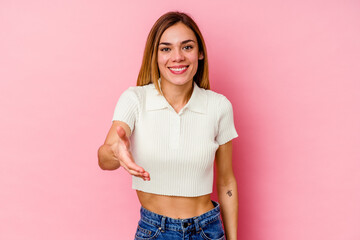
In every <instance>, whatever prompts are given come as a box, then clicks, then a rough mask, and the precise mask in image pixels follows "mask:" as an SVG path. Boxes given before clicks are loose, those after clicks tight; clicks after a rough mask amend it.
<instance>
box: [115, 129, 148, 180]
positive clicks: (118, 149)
mask: <svg viewBox="0 0 360 240" xmlns="http://www.w3.org/2000/svg"><path fill="white" fill-rule="evenodd" d="M116 132H117V134H118V136H119V138H120V141H119V142H118V144H116V145H117V146H115V149H114V152H115V155H116V157H117V159H118V160H119V162H120V165H121V166H122V167H124V169H125V170H126V171H128V173H130V174H131V175H133V176H136V177H140V178H142V179H143V180H144V181H150V174H149V173H148V172H146V171H145V170H144V169H143V168H142V167H140V166H138V165H137V164H136V163H135V161H134V159H133V157H132V154H131V151H130V140H129V138H128V137H127V136H126V132H125V130H124V129H123V128H122V127H121V126H118V127H117V128H116Z"/></svg>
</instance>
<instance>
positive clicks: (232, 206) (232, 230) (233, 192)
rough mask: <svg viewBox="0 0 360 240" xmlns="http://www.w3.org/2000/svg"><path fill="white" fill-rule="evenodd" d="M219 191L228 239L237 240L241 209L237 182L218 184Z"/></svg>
mask: <svg viewBox="0 0 360 240" xmlns="http://www.w3.org/2000/svg"><path fill="white" fill-rule="evenodd" d="M217 190H218V195H219V202H220V208H221V217H222V220H223V222H224V228H225V235H226V239H227V240H236V239H237V226H238V208H239V206H238V192H237V184H236V180H235V179H234V180H233V181H231V182H230V183H228V184H226V185H221V184H217Z"/></svg>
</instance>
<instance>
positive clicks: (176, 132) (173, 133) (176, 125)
mask: <svg viewBox="0 0 360 240" xmlns="http://www.w3.org/2000/svg"><path fill="white" fill-rule="evenodd" d="M180 125H181V116H179V115H178V114H174V115H173V116H172V117H171V129H170V147H171V148H173V149H175V148H178V147H179V144H180Z"/></svg>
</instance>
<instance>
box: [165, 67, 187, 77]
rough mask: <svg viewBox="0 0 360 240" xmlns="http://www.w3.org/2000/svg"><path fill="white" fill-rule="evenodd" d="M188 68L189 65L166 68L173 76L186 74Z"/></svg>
mask: <svg viewBox="0 0 360 240" xmlns="http://www.w3.org/2000/svg"><path fill="white" fill-rule="evenodd" d="M188 68H189V65H177V66H171V67H168V69H169V70H170V72H171V73H173V74H176V75H178V74H183V73H184V72H186V71H187V70H188ZM174 69H181V70H174Z"/></svg>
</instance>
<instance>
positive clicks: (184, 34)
mask: <svg viewBox="0 0 360 240" xmlns="http://www.w3.org/2000/svg"><path fill="white" fill-rule="evenodd" d="M189 39H191V40H194V41H196V36H195V33H194V32H193V31H192V30H191V29H190V28H189V27H188V26H186V25H185V24H183V23H181V22H179V23H176V24H174V25H172V26H171V27H169V28H168V29H166V30H165V31H164V33H163V34H162V35H161V38H160V42H169V43H176V42H182V41H184V40H189Z"/></svg>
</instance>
